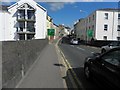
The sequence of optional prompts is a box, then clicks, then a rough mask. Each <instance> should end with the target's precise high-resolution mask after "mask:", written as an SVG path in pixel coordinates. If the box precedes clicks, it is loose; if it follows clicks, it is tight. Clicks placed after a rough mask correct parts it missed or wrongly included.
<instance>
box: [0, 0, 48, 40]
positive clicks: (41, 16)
mask: <svg viewBox="0 0 120 90" xmlns="http://www.w3.org/2000/svg"><path fill="white" fill-rule="evenodd" d="M46 16H47V10H46V9H45V8H43V7H42V6H40V5H39V4H38V3H36V2H35V1H34V0H20V1H18V2H17V3H15V4H13V5H11V6H9V7H8V8H7V10H6V11H4V10H1V11H0V18H1V19H2V20H1V21H0V27H2V28H0V32H2V33H0V34H1V35H0V36H1V37H0V41H8V40H29V39H45V38H46V35H47V29H46V26H47V25H46ZM3 31H4V32H3Z"/></svg>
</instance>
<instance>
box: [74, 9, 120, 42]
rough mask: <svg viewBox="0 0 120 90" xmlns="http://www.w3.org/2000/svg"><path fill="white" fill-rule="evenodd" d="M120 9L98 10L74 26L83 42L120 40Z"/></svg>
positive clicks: (77, 35)
mask: <svg viewBox="0 0 120 90" xmlns="http://www.w3.org/2000/svg"><path fill="white" fill-rule="evenodd" d="M119 10H120V9H108V8H107V9H98V10H96V11H95V12H93V13H91V14H90V15H89V16H88V17H86V18H84V19H80V20H79V21H78V22H77V23H75V25H74V29H75V31H76V37H77V38H81V39H82V40H87V41H91V40H92V39H95V40H111V41H117V40H120V13H119Z"/></svg>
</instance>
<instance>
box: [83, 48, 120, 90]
mask: <svg viewBox="0 0 120 90" xmlns="http://www.w3.org/2000/svg"><path fill="white" fill-rule="evenodd" d="M84 74H85V77H86V78H87V79H88V80H95V81H97V82H99V83H100V84H102V85H103V87H104V88H105V87H107V88H114V89H115V88H119V89H120V47H119V48H114V49H111V50H109V51H108V52H106V53H103V54H99V55H98V54H96V55H93V56H90V57H87V58H86V60H85V63H84Z"/></svg>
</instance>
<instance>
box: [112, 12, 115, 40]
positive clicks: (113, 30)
mask: <svg viewBox="0 0 120 90" xmlns="http://www.w3.org/2000/svg"><path fill="white" fill-rule="evenodd" d="M114 15H115V13H114V11H113V24H112V40H113V31H114Z"/></svg>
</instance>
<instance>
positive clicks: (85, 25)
mask: <svg viewBox="0 0 120 90" xmlns="http://www.w3.org/2000/svg"><path fill="white" fill-rule="evenodd" d="M82 12H83V13H85V14H86V16H85V18H84V19H85V40H86V44H87V18H86V17H87V14H88V12H86V11H83V10H80V13H82Z"/></svg>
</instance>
